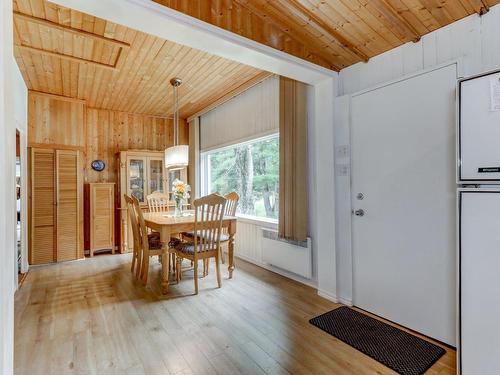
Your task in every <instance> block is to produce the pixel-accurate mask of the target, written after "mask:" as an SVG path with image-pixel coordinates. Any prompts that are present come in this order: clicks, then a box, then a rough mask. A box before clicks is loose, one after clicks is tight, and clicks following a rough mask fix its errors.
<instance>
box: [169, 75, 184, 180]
mask: <svg viewBox="0 0 500 375" xmlns="http://www.w3.org/2000/svg"><path fill="white" fill-rule="evenodd" d="M170 84H171V85H172V87H173V90H174V145H173V146H172V147H168V148H167V149H166V150H165V168H166V169H169V170H178V169H182V168H184V167H187V166H188V161H189V160H188V157H189V146H188V145H180V144H179V93H178V90H179V86H180V85H181V84H182V80H181V79H180V78H172V79H171V80H170Z"/></svg>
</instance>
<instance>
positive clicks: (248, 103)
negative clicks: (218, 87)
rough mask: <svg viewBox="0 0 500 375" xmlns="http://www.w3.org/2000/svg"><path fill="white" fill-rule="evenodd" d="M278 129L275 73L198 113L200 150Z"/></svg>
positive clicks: (277, 93) (255, 136) (268, 133)
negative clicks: (223, 101) (203, 112)
mask: <svg viewBox="0 0 500 375" xmlns="http://www.w3.org/2000/svg"><path fill="white" fill-rule="evenodd" d="M278 131H279V77H277V76H271V77H269V78H267V79H266V80H264V81H262V82H260V83H258V84H257V85H255V86H253V87H252V88H250V89H248V90H246V91H244V92H242V93H241V94H239V95H238V96H236V97H234V98H232V99H230V100H229V101H227V102H225V103H224V104H221V105H220V106H218V107H216V108H214V109H212V110H211V111H209V112H207V113H205V114H203V115H201V116H200V151H201V152H204V151H210V150H213V149H217V148H220V147H225V146H230V145H233V144H236V143H240V142H244V141H247V140H251V139H256V138H259V137H264V136H266V135H270V134H273V133H277V132H278Z"/></svg>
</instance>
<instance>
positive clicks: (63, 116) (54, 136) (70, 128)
mask: <svg viewBox="0 0 500 375" xmlns="http://www.w3.org/2000/svg"><path fill="white" fill-rule="evenodd" d="M46 145H51V146H52V148H77V149H80V150H82V151H83V150H84V149H85V102H83V101H81V100H67V99H64V100H61V99H59V98H57V97H55V96H50V95H42V94H38V93H32V92H30V93H29V96H28V147H35V146H36V147H38V146H42V147H43V146H46Z"/></svg>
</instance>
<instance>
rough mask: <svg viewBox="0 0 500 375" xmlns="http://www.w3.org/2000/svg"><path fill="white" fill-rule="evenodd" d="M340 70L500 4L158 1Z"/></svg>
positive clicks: (480, 0) (462, 0)
mask: <svg viewBox="0 0 500 375" xmlns="http://www.w3.org/2000/svg"><path fill="white" fill-rule="evenodd" d="M153 1H155V2H157V3H159V4H162V5H165V6H167V7H170V8H173V9H175V10H178V11H180V12H183V13H185V14H188V15H190V16H192V17H195V18H198V19H200V20H202V21H205V22H208V23H210V24H213V25H216V26H219V27H221V28H224V29H226V30H229V31H231V32H234V33H237V34H239V35H242V36H244V37H246V38H249V39H253V40H255V41H257V42H259V43H263V44H266V45H268V46H270V47H273V48H276V49H279V50H282V51H285V52H287V53H289V54H292V55H295V56H297V57H299V58H302V59H306V60H309V61H311V62H313V63H316V64H319V65H322V66H324V67H327V68H331V69H334V70H337V71H338V70H340V69H342V68H345V67H347V66H349V65H352V64H355V63H357V62H360V61H366V60H368V59H369V58H370V57H373V56H376V55H378V54H381V53H383V52H385V51H387V50H390V49H392V48H395V47H398V46H400V45H402V44H404V43H406V42H410V41H417V40H419V39H420V37H421V36H423V35H425V34H427V33H429V32H431V31H433V30H436V29H438V28H440V27H443V26H446V25H448V24H450V23H452V22H454V21H457V20H459V19H461V18H464V17H466V16H468V15H471V14H473V13H479V14H483V13H485V12H487V11H488V9H489V7H491V6H493V5H495V4H498V3H500V0H153Z"/></svg>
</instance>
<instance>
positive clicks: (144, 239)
mask: <svg viewBox="0 0 500 375" xmlns="http://www.w3.org/2000/svg"><path fill="white" fill-rule="evenodd" d="M132 200H133V202H134V209H135V212H136V213H137V221H138V222H139V231H140V236H141V245H142V246H141V250H142V253H141V256H140V257H141V261H142V265H141V273H140V278H141V280H142V283H143V284H144V285H146V284H147V283H148V275H149V259H150V258H151V257H154V256H158V257H162V256H169V254H168V253H167V254H165V250H163V247H162V243H161V242H160V241H159V240H158V236H157V235H153V233H148V228H147V227H146V222H145V220H144V215H143V213H142V209H141V206H140V205H139V201H138V200H137V198H135V197H132ZM167 251H168V250H167ZM159 259H160V258H159Z"/></svg>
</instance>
